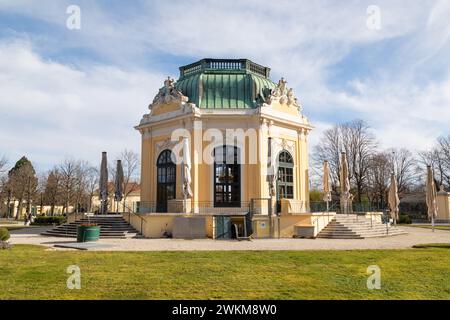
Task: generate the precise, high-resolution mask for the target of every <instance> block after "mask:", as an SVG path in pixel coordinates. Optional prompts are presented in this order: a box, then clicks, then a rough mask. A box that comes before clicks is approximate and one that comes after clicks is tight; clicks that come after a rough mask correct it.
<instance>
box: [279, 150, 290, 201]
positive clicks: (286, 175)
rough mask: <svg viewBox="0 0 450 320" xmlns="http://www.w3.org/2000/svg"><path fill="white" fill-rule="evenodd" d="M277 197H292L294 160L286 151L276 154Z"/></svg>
mask: <svg viewBox="0 0 450 320" xmlns="http://www.w3.org/2000/svg"><path fill="white" fill-rule="evenodd" d="M277 180H278V181H277V198H278V199H293V198H294V161H293V160H292V156H291V154H290V153H289V152H287V151H281V153H280V155H279V156H278V179H277Z"/></svg>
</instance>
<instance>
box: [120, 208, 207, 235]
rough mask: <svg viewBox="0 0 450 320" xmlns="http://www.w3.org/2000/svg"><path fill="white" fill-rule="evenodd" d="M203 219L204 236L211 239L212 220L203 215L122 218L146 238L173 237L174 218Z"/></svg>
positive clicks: (132, 216) (176, 214)
mask: <svg viewBox="0 0 450 320" xmlns="http://www.w3.org/2000/svg"><path fill="white" fill-rule="evenodd" d="M190 217H195V218H203V219H205V235H206V237H210V238H212V237H213V218H212V216H203V215H185V214H180V213H148V214H139V215H137V214H124V215H123V218H124V219H125V220H126V221H127V222H128V223H129V224H130V225H131V226H132V227H133V228H135V229H136V230H137V231H139V232H140V233H141V234H142V235H143V236H144V237H146V238H164V237H167V236H168V235H173V231H174V221H175V219H176V218H190Z"/></svg>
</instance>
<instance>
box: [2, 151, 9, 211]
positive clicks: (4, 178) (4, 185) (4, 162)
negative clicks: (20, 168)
mask: <svg viewBox="0 0 450 320" xmlns="http://www.w3.org/2000/svg"><path fill="white" fill-rule="evenodd" d="M7 163H8V161H7V160H6V158H5V157H1V158H0V217H1V216H5V217H7V214H8V206H7V205H5V200H7V198H8V192H7V190H8V176H7V175H6V174H5V168H6V165H7ZM6 202H7V201H6Z"/></svg>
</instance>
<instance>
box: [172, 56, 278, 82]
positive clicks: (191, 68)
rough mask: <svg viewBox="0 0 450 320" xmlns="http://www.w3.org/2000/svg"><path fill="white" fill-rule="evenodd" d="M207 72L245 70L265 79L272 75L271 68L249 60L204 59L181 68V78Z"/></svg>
mask: <svg viewBox="0 0 450 320" xmlns="http://www.w3.org/2000/svg"><path fill="white" fill-rule="evenodd" d="M206 70H212V71H214V70H231V71H234V70H237V71H239V70H244V71H249V72H252V73H255V74H257V75H260V76H263V77H265V78H268V77H269V73H270V68H268V67H264V66H262V65H259V64H257V63H254V62H253V61H250V60H248V59H202V60H200V61H197V62H194V63H191V64H189V65H186V66H182V67H180V77H181V78H183V77H187V76H190V75H192V74H196V73H201V72H203V71H206Z"/></svg>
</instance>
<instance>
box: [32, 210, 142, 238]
mask: <svg viewBox="0 0 450 320" xmlns="http://www.w3.org/2000/svg"><path fill="white" fill-rule="evenodd" d="M84 223H95V224H97V225H99V226H100V238H101V239H108V238H109V239H125V238H140V237H141V235H140V233H139V232H138V231H136V230H135V229H134V228H133V227H132V226H131V225H130V224H129V223H128V222H126V221H125V220H124V219H123V217H122V215H116V214H114V215H94V216H91V217H89V218H83V219H80V220H77V221H75V222H71V223H65V224H62V225H60V226H57V227H55V228H53V229H51V230H47V231H45V232H43V233H41V234H42V235H44V236H52V237H68V238H69V237H70V238H76V237H77V226H79V225H80V224H84Z"/></svg>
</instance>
